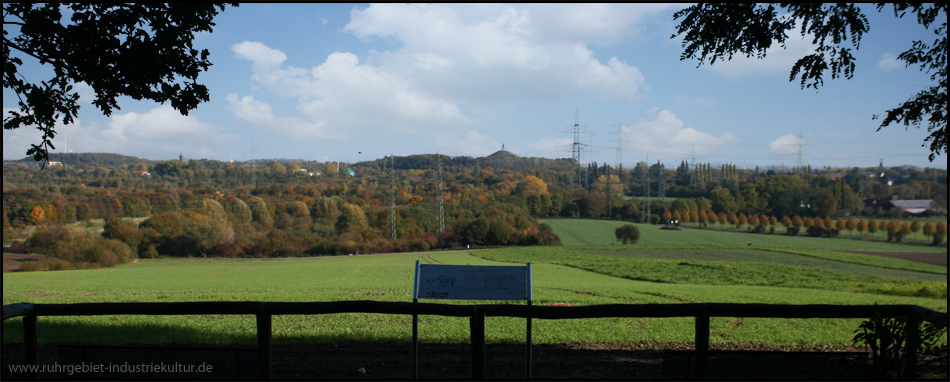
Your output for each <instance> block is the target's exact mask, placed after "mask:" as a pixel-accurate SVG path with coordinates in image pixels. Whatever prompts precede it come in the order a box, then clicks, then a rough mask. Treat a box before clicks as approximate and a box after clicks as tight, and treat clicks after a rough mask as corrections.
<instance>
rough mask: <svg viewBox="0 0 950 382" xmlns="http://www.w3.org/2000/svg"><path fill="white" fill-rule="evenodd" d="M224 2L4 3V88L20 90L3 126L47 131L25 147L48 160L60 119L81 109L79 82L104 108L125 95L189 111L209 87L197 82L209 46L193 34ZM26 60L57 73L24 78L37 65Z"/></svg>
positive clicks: (204, 29)
mask: <svg viewBox="0 0 950 382" xmlns="http://www.w3.org/2000/svg"><path fill="white" fill-rule="evenodd" d="M232 6H236V4H232ZM224 8H225V5H224V4H206V3H168V4H166V3H126V4H99V3H71V4H59V3H42V4H39V3H4V4H3V88H4V89H10V90H11V91H13V93H15V94H16V96H17V98H18V99H19V109H18V110H10V111H9V112H8V113H6V114H5V115H4V117H3V129H4V130H12V129H17V128H20V127H24V126H35V127H36V128H37V129H38V130H39V131H40V132H41V133H42V137H41V138H40V142H39V144H31V147H30V148H29V150H27V152H26V154H27V155H30V156H32V157H33V159H34V160H36V161H43V162H48V161H49V159H48V158H49V153H48V151H49V149H52V148H54V146H53V143H52V140H53V138H54V137H55V135H56V130H55V129H56V125H57V124H59V123H62V124H63V125H68V124H70V123H73V121H74V119H75V118H76V117H77V116H78V114H79V94H78V93H77V91H76V90H74V89H73V85H75V84H78V83H85V84H86V85H88V86H89V87H91V88H92V91H93V93H94V94H95V99H93V101H92V104H93V105H95V106H96V107H97V108H99V109H100V110H101V111H102V112H103V113H104V114H105V115H107V116H108V115H111V114H112V111H113V109H119V105H118V102H117V98H119V97H120V96H129V97H131V98H133V99H137V100H140V99H149V100H153V101H156V102H160V103H164V102H166V101H168V102H170V103H171V106H172V107H173V108H175V109H176V110H178V111H179V112H181V113H182V114H185V115H187V114H188V111H190V110H192V109H194V108H196V107H197V106H198V104H199V103H201V102H206V101H208V100H209V99H210V98H209V93H208V88H207V87H206V86H204V85H202V84H199V83H197V82H196V81H197V77H198V74H199V73H201V72H202V71H205V70H207V69H208V68H209V67H210V66H211V62H210V61H208V56H209V55H210V53H209V52H208V50H207V49H203V50H200V51H199V50H197V49H194V48H193V47H192V40H193V39H194V38H195V37H196V36H198V35H199V32H210V31H211V30H212V28H211V27H212V26H214V23H213V22H212V19H213V18H214V17H215V16H216V15H217V14H218V12H219V10H222V11H223V10H224ZM64 13H65V15H64ZM14 52H15V53H14ZM25 61H27V62H28V61H36V62H39V64H40V65H43V66H48V67H49V68H51V69H52V70H50V71H49V73H50V74H52V78H48V79H43V80H40V81H33V82H31V81H29V80H27V78H28V77H34V78H35V76H36V75H37V73H38V72H36V71H32V70H31V71H26V72H24V71H22V69H21V66H22V65H24V62H25ZM48 75H49V74H47V76H48Z"/></svg>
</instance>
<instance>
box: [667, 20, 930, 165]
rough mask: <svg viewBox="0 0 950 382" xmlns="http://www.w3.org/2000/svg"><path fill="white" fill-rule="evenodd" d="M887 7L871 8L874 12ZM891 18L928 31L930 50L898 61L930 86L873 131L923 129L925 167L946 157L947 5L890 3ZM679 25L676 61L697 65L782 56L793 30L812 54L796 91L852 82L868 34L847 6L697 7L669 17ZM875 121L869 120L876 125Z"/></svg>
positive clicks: (794, 72)
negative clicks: (907, 19)
mask: <svg viewBox="0 0 950 382" xmlns="http://www.w3.org/2000/svg"><path fill="white" fill-rule="evenodd" d="M887 6H888V4H886V3H879V4H877V5H876V7H877V10H878V11H879V12H880V11H882V10H883V9H884V8H885V7H887ZM891 6H893V11H894V16H895V17H898V18H900V17H903V16H904V15H905V14H906V13H908V12H909V13H910V14H912V15H915V16H916V19H917V23H918V24H920V25H921V26H922V27H923V28H925V29H927V30H930V28H931V26H932V25H933V24H934V23H938V24H937V25H938V26H937V27H936V28H935V29H934V30H933V32H934V34H935V35H936V40H934V42H933V43H932V44H927V43H925V42H923V41H914V42H913V43H912V46H911V47H910V48H909V49H908V50H906V51H904V52H903V53H901V54H899V55H898V56H897V59H899V60H901V61H904V63H905V64H906V65H907V66H911V65H916V66H919V67H920V69H921V70H922V71H926V72H927V73H932V74H931V76H930V81H931V84H930V85H929V87H925V88H924V89H922V90H921V91H919V92H918V93H917V94H916V95H914V96H912V97H911V98H910V99H908V100H907V101H905V102H904V103H902V104H900V105H898V106H897V107H896V108H893V109H890V110H887V111H886V115H885V116H884V117H883V118H882V121H881V124H880V126H879V127H878V130H880V129H882V128H884V127H886V126H888V125H890V124H892V123H895V122H896V123H902V124H904V125H905V126H910V125H914V126H917V127H920V125H921V124H926V125H927V131H928V132H929V133H930V135H929V136H927V137H926V138H925V139H924V145H926V143H927V142H928V141H929V142H930V155H929V159H930V161H933V160H934V158H935V156H937V155H940V153H941V152H942V153H943V154H946V153H947V134H946V132H947V58H946V57H947V56H946V54H947V22H946V14H947V5H946V4H944V3H932V4H921V3H913V4H908V3H895V4H892V5H891ZM673 19H674V20H680V23H679V24H678V25H677V26H676V33H675V34H674V35H673V36H672V37H673V38H675V37H677V36H683V42H682V46H683V48H684V51H683V54H682V55H681V56H680V59H681V60H687V59H698V60H699V65H702V64H704V63H705V62H706V61H707V60H708V61H709V64H710V65H712V64H715V63H716V61H717V60H730V59H732V57H733V56H734V55H744V56H746V57H756V58H764V57H765V55H766V51H767V50H768V49H769V48H770V47H772V46H773V44H775V43H777V45H778V46H781V47H782V48H785V42H786V40H787V39H788V32H789V31H792V30H800V31H801V35H802V37H805V36H811V38H812V44H813V45H814V46H815V48H814V51H813V52H811V53H810V54H808V55H806V56H805V57H802V58H801V59H799V60H798V61H797V62H796V63H795V64H794V65H793V66H792V68H791V74H790V75H789V81H793V80H795V79H796V77H800V83H801V88H802V89H804V88H806V87H809V88H813V89H818V87H820V86H822V85H824V78H825V76H826V75H827V74H828V73H830V75H831V78H832V79H835V78H838V77H844V78H848V79H850V78H852V77H853V76H854V73H855V62H856V59H855V58H854V56H852V54H851V50H852V47H853V48H854V49H855V50H857V49H858V48H859V46H860V42H861V37H862V36H863V35H864V34H865V33H867V32H868V31H869V28H870V25H869V23H868V20H867V17H866V16H865V15H864V13H862V11H861V9H860V7H859V6H858V5H855V4H850V3H837V4H820V3H782V4H774V3H773V4H754V3H701V4H697V5H692V6H690V7H688V8H686V9H683V10H680V11H678V12H676V13H674V14H673ZM878 118H879V116H878V115H874V116H872V119H878Z"/></svg>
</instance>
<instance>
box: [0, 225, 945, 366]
mask: <svg viewBox="0 0 950 382" xmlns="http://www.w3.org/2000/svg"><path fill="white" fill-rule="evenodd" d="M548 222H554V223H556V224H552V226H553V227H554V229H555V232H556V233H558V234H559V235H561V237H562V240H564V242H565V243H568V238H569V237H573V238H576V239H574V240H577V241H580V240H581V239H583V240H584V242H583V243H582V244H580V245H576V244H575V245H565V246H562V247H510V248H497V249H480V250H473V251H456V252H428V253H407V254H392V255H364V256H351V257H349V256H348V257H326V258H307V259H232V260H224V259H174V258H166V259H143V260H139V261H138V262H136V263H134V264H126V265H121V266H118V267H115V268H105V269H95V270H75V271H56V272H32V273H8V274H4V276H3V279H4V280H3V281H4V283H3V284H4V285H3V304H4V305H6V304H11V303H16V302H31V303H78V302H132V301H135V302H156V301H168V302H171V301H350V300H375V301H405V302H409V301H411V299H412V296H411V294H412V289H411V288H412V279H413V266H414V263H415V261H416V260H422V261H423V262H425V263H443V264H457V265H511V264H512V263H521V264H523V263H525V262H531V263H532V264H533V275H534V298H535V301H534V303H535V304H536V305H550V304H552V303H570V304H571V305H572V306H578V305H595V304H616V303H632V304H654V303H655V304H668V303H693V302H735V303H768V304H914V305H920V306H923V307H926V308H929V309H933V310H936V311H941V312H947V295H946V289H947V287H946V281H947V268H946V267H945V266H935V265H929V264H923V263H918V262H911V261H907V260H899V259H892V258H886V257H880V256H871V255H862V254H855V253H844V252H838V251H833V250H831V249H849V250H861V251H869V252H873V251H894V250H895V249H894V247H900V248H901V250H905V247H906V251H908V252H909V251H917V252H922V253H924V254H926V255H928V256H930V255H933V256H944V257H946V251H945V248H944V252H940V251H939V250H940V248H934V247H928V246H917V245H895V244H890V243H880V242H870V241H868V242H861V241H855V240H848V239H828V238H809V237H787V236H783V235H753V234H744V233H733V232H719V231H712V230H709V231H707V230H696V229H682V230H678V231H668V230H659V229H653V228H654V226H648V225H638V226H639V227H641V232H642V234H641V240H640V243H638V244H636V245H626V246H622V245H617V244H614V243H613V242H614V241H615V240H614V238H613V228H614V227H616V226H619V225H620V224H621V223H617V222H607V221H582V220H553V221H550V220H549V221H548ZM549 224H550V223H549ZM565 230H567V231H565ZM750 238H751V239H750ZM750 240H753V241H754V244H753V246H751V247H750V246H748V245H747V242H748V241H750ZM839 243H843V244H839ZM882 248H883V249H882ZM424 302H437V303H457V304H476V303H477V304H488V303H496V302H491V301H449V300H425V301H424ZM860 322H861V320H854V319H769V318H742V317H722V318H713V319H712V320H711V342H712V343H713V344H714V346H715V344H717V343H718V344H767V345H775V346H804V347H808V346H843V345H849V344H851V338H852V337H853V331H854V330H855V329H856V328H857V326H858V324H860ZM468 325H469V324H468V319H467V318H456V317H440V316H422V317H420V341H421V342H422V343H423V344H430V345H436V344H444V345H446V346H448V345H451V344H458V343H467V342H468V340H469V326H468ZM693 325H694V322H693V319H692V318H633V319H631V318H604V319H577V320H534V323H533V326H534V329H533V342H534V343H535V344H538V345H539V346H542V345H545V346H560V345H558V344H565V343H640V342H651V343H652V342H657V343H689V342H691V341H692V340H693ZM39 327H40V336H39V341H40V344H62V343H111V344H137V343H144V344H246V345H250V344H253V343H255V320H254V317H253V316H227V315H217V316H178V317H172V316H169V317H165V316H155V317H145V316H100V317H43V318H40V320H39ZM524 330H525V322H524V320H523V319H516V318H504V317H489V318H487V319H486V339H487V341H488V342H489V343H490V344H502V343H509V344H510V343H523V342H524ZM273 334H274V337H273V343H274V345H280V346H296V345H308V344H309V345H312V344H338V345H342V344H373V343H376V344H406V343H408V342H409V341H410V339H411V317H410V316H400V315H382V314H355V313H354V314H331V315H322V316H296V315H291V316H275V317H274V321H273ZM22 338H23V337H22V320H19V319H13V320H8V321H6V322H4V323H3V343H4V345H8V344H15V343H22Z"/></svg>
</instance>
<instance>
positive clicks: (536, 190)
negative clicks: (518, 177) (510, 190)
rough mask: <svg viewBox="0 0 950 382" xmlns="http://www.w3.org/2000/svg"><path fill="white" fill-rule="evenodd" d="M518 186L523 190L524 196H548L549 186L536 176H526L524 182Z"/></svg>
mask: <svg viewBox="0 0 950 382" xmlns="http://www.w3.org/2000/svg"><path fill="white" fill-rule="evenodd" d="M518 186H519V188H520V189H521V194H522V195H524V196H533V195H547V194H548V184H547V183H544V181H543V180H541V178H538V177H536V176H534V175H528V176H526V177H525V178H524V181H522V182H521V184H519V185H518Z"/></svg>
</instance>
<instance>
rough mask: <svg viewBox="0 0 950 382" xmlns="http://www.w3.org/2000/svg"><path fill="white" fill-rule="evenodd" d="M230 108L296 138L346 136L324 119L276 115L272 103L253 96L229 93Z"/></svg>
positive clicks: (259, 124)
mask: <svg viewBox="0 0 950 382" xmlns="http://www.w3.org/2000/svg"><path fill="white" fill-rule="evenodd" d="M225 99H226V100H227V101H228V104H229V106H228V108H229V109H230V110H231V111H232V112H233V113H234V116H235V117H237V118H239V119H243V120H245V121H247V122H250V123H251V124H253V125H255V126H257V127H259V128H261V129H263V130H267V131H270V132H275V131H276V132H278V133H280V134H283V135H286V136H289V137H292V138H294V139H340V138H344V137H346V134H343V133H341V132H338V131H333V130H331V129H328V128H327V127H326V125H327V123H326V121H324V120H314V121H306V120H304V119H302V118H297V117H276V116H274V114H273V112H272V110H271V107H270V105H268V104H267V103H265V102H262V101H258V100H256V99H254V97H252V96H249V95H248V96H244V97H241V98H238V96H237V94H234V93H231V94H228V95H227V96H226V97H225Z"/></svg>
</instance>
